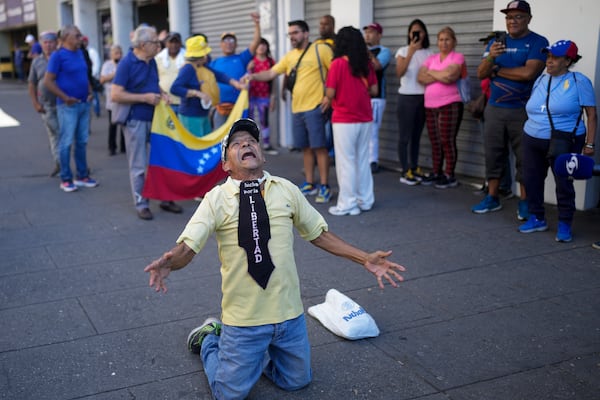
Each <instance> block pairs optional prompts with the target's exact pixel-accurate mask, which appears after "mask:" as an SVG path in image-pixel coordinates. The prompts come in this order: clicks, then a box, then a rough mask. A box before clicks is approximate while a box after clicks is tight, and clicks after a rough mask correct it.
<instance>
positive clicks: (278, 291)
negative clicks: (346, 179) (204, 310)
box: [177, 172, 328, 326]
mask: <svg viewBox="0 0 600 400" xmlns="http://www.w3.org/2000/svg"><path fill="white" fill-rule="evenodd" d="M265 176H266V178H267V179H266V181H265V189H264V194H263V196H264V199H265V204H266V206H267V212H268V213H269V221H270V226H271V239H270V240H269V244H268V246H269V253H270V255H271V259H272V261H273V264H274V265H275V270H274V271H273V273H272V274H271V277H270V279H269V282H268V285H267V288H266V289H263V288H261V287H260V286H259V285H258V284H257V283H256V282H255V281H254V279H252V277H251V276H250V275H249V274H248V262H247V259H246V252H245V250H244V249H243V248H241V247H240V246H239V245H238V214H239V192H240V188H239V185H237V184H236V183H235V182H234V181H233V180H232V179H231V178H228V179H227V181H226V182H225V183H224V184H222V185H219V186H216V187H215V188H213V189H212V190H211V191H210V192H208V193H207V194H206V196H205V197H204V199H203V200H202V203H200V205H199V206H198V209H197V210H196V212H195V213H194V215H193V216H192V218H191V219H190V221H189V222H188V224H187V226H186V227H185V229H184V231H183V232H182V233H181V235H180V236H179V238H178V239H177V243H181V242H184V243H185V244H186V245H187V246H189V247H190V248H191V249H192V250H194V252H196V253H199V252H200V251H201V250H202V248H203V247H204V245H205V244H206V241H207V240H208V238H209V237H210V235H211V234H212V233H213V232H214V233H215V235H216V239H217V243H218V248H219V259H220V261H221V279H222V283H221V288H222V292H223V300H222V303H221V308H222V317H221V319H222V321H223V323H224V324H226V325H233V326H258V325H265V324H276V323H280V322H283V321H287V320H289V319H293V318H296V317H298V316H299V315H301V314H302V313H303V312H304V307H303V305H302V300H301V298H300V283H299V279H298V272H297V270H296V261H295V259H294V229H293V228H294V227H295V228H296V229H297V230H298V232H299V234H300V236H301V237H302V238H303V239H305V240H308V241H311V240H314V239H316V238H317V237H319V236H320V235H321V233H323V231H327V230H328V227H327V223H326V222H325V219H324V218H323V216H321V214H319V212H318V211H317V210H315V208H314V207H313V206H312V205H311V204H310V203H309V202H308V200H306V198H305V197H304V196H303V195H302V193H301V192H300V190H299V189H298V187H297V186H296V185H294V184H293V183H291V182H290V181H288V180H286V179H284V178H279V177H275V176H271V175H270V174H268V173H267V172H265Z"/></svg>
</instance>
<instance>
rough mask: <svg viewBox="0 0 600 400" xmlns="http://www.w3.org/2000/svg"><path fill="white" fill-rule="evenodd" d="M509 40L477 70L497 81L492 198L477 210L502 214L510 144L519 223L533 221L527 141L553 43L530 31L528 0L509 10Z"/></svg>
mask: <svg viewBox="0 0 600 400" xmlns="http://www.w3.org/2000/svg"><path fill="white" fill-rule="evenodd" d="M500 11H501V12H502V13H504V14H506V30H507V31H508V32H507V34H504V35H502V34H499V35H497V36H496V38H495V39H493V40H491V41H490V43H489V44H488V46H487V48H486V51H485V53H484V54H483V59H482V61H481V63H480V64H479V67H478V68H477V76H478V78H479V79H485V78H490V79H491V85H490V89H491V96H490V99H489V101H488V104H487V106H486V109H485V113H484V119H485V126H484V133H483V135H484V149H485V170H486V178H487V180H488V188H489V190H488V195H487V196H486V197H485V198H484V199H483V200H482V201H481V202H480V203H479V204H476V205H475V206H473V207H472V208H471V210H472V211H473V212H474V213H476V214H485V213H488V212H492V211H498V210H500V209H501V208H502V205H501V204H500V200H499V198H498V188H499V183H500V177H501V175H502V170H503V168H504V160H505V159H506V155H507V154H508V152H509V148H508V146H509V144H510V146H511V148H512V150H513V152H514V154H515V158H516V178H515V179H516V180H517V181H518V182H519V184H520V196H521V199H520V201H519V207H518V211H517V218H518V219H519V220H521V221H523V220H526V219H527V218H528V216H529V210H528V205H527V200H526V199H527V197H526V193H525V186H524V185H523V183H522V180H521V172H522V170H521V164H522V163H521V151H520V147H521V136H522V134H523V125H524V124H525V121H526V120H527V113H526V111H525V104H526V103H527V100H528V99H529V96H530V94H531V88H532V86H533V83H534V82H535V80H536V78H537V77H538V76H539V75H540V74H541V73H542V71H543V69H544V66H545V62H546V55H545V54H543V53H542V49H543V48H545V47H546V46H548V40H547V39H546V38H545V37H543V36H541V35H538V34H537V33H535V32H532V31H530V30H529V23H530V22H531V7H530V6H529V3H527V2H526V1H524V0H518V1H511V2H510V3H508V5H507V6H506V8H505V9H503V10H500Z"/></svg>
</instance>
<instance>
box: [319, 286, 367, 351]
mask: <svg viewBox="0 0 600 400" xmlns="http://www.w3.org/2000/svg"><path fill="white" fill-rule="evenodd" d="M308 314H309V315H311V316H312V317H314V318H316V319H318V320H319V322H321V323H322V324H323V326H325V328H327V329H329V330H330V331H331V332H333V333H335V334H336V335H338V336H341V337H343V338H346V339H349V340H356V339H364V338H368V337H376V336H379V328H378V327H377V324H376V323H375V320H374V319H373V317H371V316H370V315H369V314H368V313H367V312H366V311H365V309H364V308H362V307H361V306H359V305H358V304H357V303H356V302H355V301H354V300H352V299H351V298H349V297H348V296H346V295H344V294H342V293H340V292H338V291H337V290H335V289H329V291H328V292H327V295H326V296H325V302H324V303H321V304H317V305H316V306H312V307H309V308H308Z"/></svg>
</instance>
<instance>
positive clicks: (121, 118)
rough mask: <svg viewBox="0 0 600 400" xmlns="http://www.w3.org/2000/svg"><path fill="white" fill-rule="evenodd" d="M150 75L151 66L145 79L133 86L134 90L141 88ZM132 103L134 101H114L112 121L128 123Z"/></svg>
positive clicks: (120, 123) (118, 123) (121, 123)
mask: <svg viewBox="0 0 600 400" xmlns="http://www.w3.org/2000/svg"><path fill="white" fill-rule="evenodd" d="M149 75H150V68H148V71H147V72H146V77H145V78H144V80H142V81H141V82H140V83H139V84H137V85H136V87H135V88H133V90H134V91H136V90H138V89H139V88H141V87H142V86H143V85H144V83H145V82H146V80H147V79H148V76H149ZM131 105H132V103H117V102H116V101H113V103H112V109H111V115H110V122H112V123H113V124H117V125H125V124H126V123H127V120H128V119H129V114H130V113H131Z"/></svg>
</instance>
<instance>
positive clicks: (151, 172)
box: [142, 165, 227, 200]
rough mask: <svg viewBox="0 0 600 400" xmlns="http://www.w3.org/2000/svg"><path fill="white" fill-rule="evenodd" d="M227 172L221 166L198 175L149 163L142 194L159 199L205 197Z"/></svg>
mask: <svg viewBox="0 0 600 400" xmlns="http://www.w3.org/2000/svg"><path fill="white" fill-rule="evenodd" d="M226 176H227V174H226V173H225V171H223V169H222V168H221V167H220V166H219V167H216V168H215V169H214V170H212V171H211V172H209V173H207V174H205V175H202V176H198V175H190V174H186V173H183V172H178V171H174V170H172V169H167V168H163V167H159V166H156V165H149V166H148V171H147V172H146V183H145V184H144V191H143V193H142V196H144V197H146V198H148V199H158V200H189V199H193V198H194V197H204V195H205V194H206V192H208V191H209V190H211V189H212V188H213V187H214V186H215V185H216V184H217V183H219V182H220V181H222V180H223V179H225V177H226Z"/></svg>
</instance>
